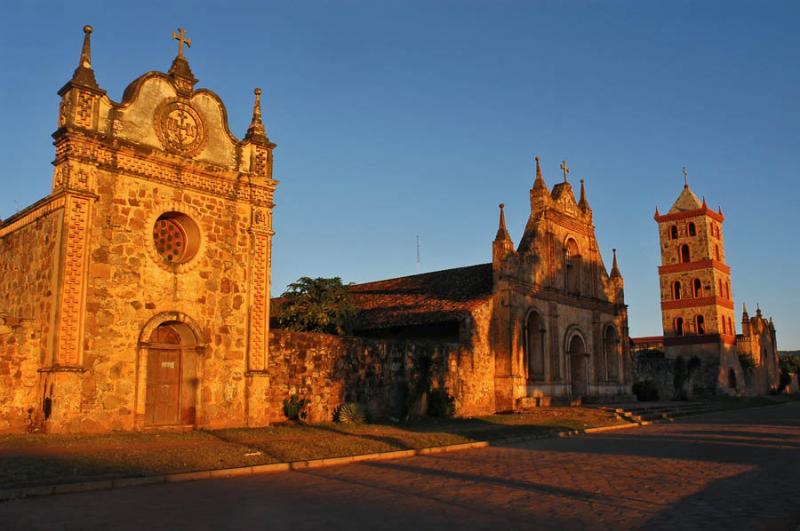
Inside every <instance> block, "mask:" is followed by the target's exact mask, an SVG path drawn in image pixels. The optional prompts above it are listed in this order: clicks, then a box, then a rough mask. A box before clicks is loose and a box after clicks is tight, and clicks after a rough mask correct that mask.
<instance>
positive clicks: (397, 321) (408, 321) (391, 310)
mask: <svg viewBox="0 0 800 531" xmlns="http://www.w3.org/2000/svg"><path fill="white" fill-rule="evenodd" d="M350 292H351V293H352V294H353V302H354V304H355V305H356V307H357V308H358V310H359V313H358V317H357V319H356V321H357V324H356V328H357V329H362V330H363V329H374V328H386V327H391V326H409V325H420V324H431V323H439V322H443V321H452V320H459V319H462V318H463V317H465V316H467V315H469V313H470V311H471V310H472V309H473V308H475V307H477V306H479V305H481V304H482V303H484V302H486V301H487V300H489V299H490V298H491V295H492V264H480V265H474V266H468V267H459V268H456V269H446V270H444V271H434V272H432V273H423V274H421V275H411V276H408V277H400V278H392V279H388V280H379V281H377V282H368V283H366V284H353V285H351V286H350Z"/></svg>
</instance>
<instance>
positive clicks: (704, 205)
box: [703, 196, 708, 209]
mask: <svg viewBox="0 0 800 531" xmlns="http://www.w3.org/2000/svg"><path fill="white" fill-rule="evenodd" d="M703 208H704V209H705V208H708V203H706V196H703Z"/></svg>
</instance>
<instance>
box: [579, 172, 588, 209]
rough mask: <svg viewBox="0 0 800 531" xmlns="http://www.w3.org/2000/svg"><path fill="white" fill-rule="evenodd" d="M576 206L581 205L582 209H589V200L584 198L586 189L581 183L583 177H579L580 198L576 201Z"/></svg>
mask: <svg viewBox="0 0 800 531" xmlns="http://www.w3.org/2000/svg"><path fill="white" fill-rule="evenodd" d="M578 206H579V207H581V208H582V209H583V210H588V209H589V202H588V201H587V200H586V189H585V188H584V185H583V179H581V199H580V201H578Z"/></svg>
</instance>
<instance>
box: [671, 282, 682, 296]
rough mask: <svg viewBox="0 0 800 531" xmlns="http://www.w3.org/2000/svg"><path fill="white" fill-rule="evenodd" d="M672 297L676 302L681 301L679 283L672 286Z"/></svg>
mask: <svg viewBox="0 0 800 531" xmlns="http://www.w3.org/2000/svg"><path fill="white" fill-rule="evenodd" d="M672 297H673V298H674V299H675V300H676V301H679V300H681V283H680V282H678V281H676V282H675V283H674V284H672Z"/></svg>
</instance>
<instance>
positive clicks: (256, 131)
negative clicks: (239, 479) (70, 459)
mask: <svg viewBox="0 0 800 531" xmlns="http://www.w3.org/2000/svg"><path fill="white" fill-rule="evenodd" d="M84 31H85V36H84V43H83V48H82V51H81V55H80V63H79V65H78V68H77V69H76V70H75V72H74V75H73V76H72V78H71V79H70V80H69V81H68V82H67V83H66V85H64V87H63V88H62V89H61V90H60V91H59V93H58V94H59V96H60V97H61V104H60V109H59V114H58V126H57V129H56V131H55V133H54V134H53V138H54V144H55V159H54V161H53V165H54V170H53V177H52V191H51V192H50V194H49V195H48V196H47V197H45V198H43V199H42V200H40V201H38V202H36V203H35V204H33V205H31V206H30V207H28V208H26V209H24V210H22V211H20V212H18V213H17V214H15V215H13V216H11V217H10V218H8V219H5V220H3V221H1V222H0V431H17V430H22V429H25V428H26V427H30V426H32V425H35V426H42V427H44V428H46V430H47V431H50V432H58V431H70V432H75V431H104V430H110V429H123V430H131V429H144V428H149V427H158V426H162V425H173V426H176V425H177V426H181V425H185V426H190V427H194V426H203V427H220V426H241V425H256V424H265V423H266V422H267V415H268V413H267V411H266V406H265V403H264V400H263V397H264V393H265V389H266V386H267V383H268V376H267V373H266V369H267V360H268V348H269V345H268V337H269V286H270V267H269V264H270V252H271V238H272V234H273V232H272V208H273V194H274V191H275V187H276V185H277V181H275V180H273V178H272V150H273V148H274V147H275V145H274V144H273V143H272V142H270V140H269V139H268V138H267V135H266V132H265V130H264V126H263V123H262V118H261V109H260V101H259V96H260V91H259V90H258V89H257V90H256V96H255V105H254V109H253V116H252V122H251V124H250V127H249V128H248V130H247V133H246V134H245V136H244V138H243V139H242V140H239V139H237V138H236V137H235V136H234V135H233V134H232V133H231V132H230V130H229V129H228V123H227V113H226V110H225V106H224V104H223V103H222V101H221V100H220V98H219V97H218V96H217V95H216V94H215V93H214V92H212V91H210V90H208V89H198V88H196V87H195V85H196V83H197V80H196V79H195V77H194V75H193V74H192V71H191V69H190V68H189V63H188V61H187V60H186V57H185V56H184V53H183V49H184V46H189V45H190V44H191V41H190V40H188V39H186V37H185V34H184V33H183V31H181V32H180V34H175V35H174V37H175V38H176V39H178V40H179V51H178V55H177V57H176V58H175V60H174V61H173V63H172V66H171V68H170V69H169V71H168V72H167V73H161V72H148V73H146V74H144V75H142V76H140V77H139V78H137V79H136V80H135V81H133V82H132V83H131V84H130V85H129V86H128V87H127V88H126V89H125V92H124V94H123V97H122V101H120V102H115V101H112V100H111V99H110V98H109V97H108V95H107V94H106V92H105V91H104V90H103V89H102V88H100V87H99V86H98V84H97V82H96V80H95V75H94V71H93V69H92V64H91V50H90V33H91V31H92V29H91V27H89V26H87V27H85V28H84Z"/></svg>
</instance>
